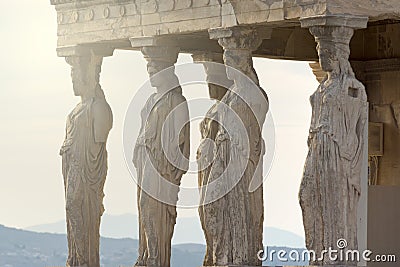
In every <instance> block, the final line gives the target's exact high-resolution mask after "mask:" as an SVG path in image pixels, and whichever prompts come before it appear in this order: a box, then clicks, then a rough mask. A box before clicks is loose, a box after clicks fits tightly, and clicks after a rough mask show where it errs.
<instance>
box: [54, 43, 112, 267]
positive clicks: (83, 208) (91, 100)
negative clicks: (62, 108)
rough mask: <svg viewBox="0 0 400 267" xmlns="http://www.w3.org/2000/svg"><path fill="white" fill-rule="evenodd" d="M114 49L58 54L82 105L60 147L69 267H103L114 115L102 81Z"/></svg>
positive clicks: (76, 49) (69, 120)
mask: <svg viewBox="0 0 400 267" xmlns="http://www.w3.org/2000/svg"><path fill="white" fill-rule="evenodd" d="M112 52H113V50H112V49H101V50H100V49H89V48H82V47H74V48H68V49H63V50H59V51H58V53H59V55H60V56H65V57H66V61H67V62H68V63H69V64H70V65H71V67H72V71H71V76H72V83H73V90H74V94H75V95H76V96H79V97H81V102H80V103H79V104H78V105H77V106H76V107H75V108H74V109H73V110H72V112H71V113H70V114H69V115H68V117H67V126H66V135H65V141H64V143H63V145H62V147H61V150H60V155H61V156H62V172H63V176H64V186H65V199H66V221H67V237H68V259H67V263H66V266H67V267H78V266H86V267H99V266H100V259H99V241H100V240H99V239H100V233H99V228H100V220H101V216H102V214H103V212H104V207H103V197H104V193H103V187H104V182H105V180H106V175H107V150H106V142H107V137H108V133H109V131H110V130H111V128H112V122H113V116H112V112H111V108H110V106H109V105H108V103H107V101H106V98H105V96H104V92H103V90H102V88H101V86H100V83H99V76H100V71H101V64H102V60H103V57H104V56H110V55H112Z"/></svg>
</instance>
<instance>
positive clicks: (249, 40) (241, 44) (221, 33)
mask: <svg viewBox="0 0 400 267" xmlns="http://www.w3.org/2000/svg"><path fill="white" fill-rule="evenodd" d="M270 32H272V30H271V31H268V32H267V33H270ZM208 33H209V35H210V39H214V40H215V39H216V40H218V43H219V44H220V45H221V46H222V47H223V48H224V49H225V50H233V49H234V50H249V51H254V50H256V49H257V48H258V47H259V46H260V45H261V42H262V39H263V38H262V36H260V34H259V33H258V31H257V30H256V29H255V28H253V27H250V26H234V27H229V28H214V29H210V30H209V31H208Z"/></svg>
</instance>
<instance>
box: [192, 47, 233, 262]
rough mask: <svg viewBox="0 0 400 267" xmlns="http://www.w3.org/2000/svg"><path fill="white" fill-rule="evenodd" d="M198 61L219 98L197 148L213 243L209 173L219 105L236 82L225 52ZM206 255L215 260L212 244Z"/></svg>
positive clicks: (203, 126) (208, 239)
mask: <svg viewBox="0 0 400 267" xmlns="http://www.w3.org/2000/svg"><path fill="white" fill-rule="evenodd" d="M192 57H193V60H194V62H196V63H197V62H199V63H202V64H203V66H204V70H205V73H206V77H207V83H208V89H209V96H210V98H211V99H213V100H215V101H216V102H215V103H214V105H212V106H211V108H210V109H209V110H208V111H207V114H206V115H205V117H204V119H203V120H202V121H201V123H200V133H201V141H200V145H199V147H198V149H197V163H198V168H199V172H198V186H199V189H200V203H201V205H200V206H199V208H198V212H199V217H200V222H201V226H202V228H203V232H204V235H205V239H206V243H207V244H211V243H212V242H213V241H212V240H213V239H215V237H213V236H212V235H211V232H210V231H207V228H206V220H205V217H204V208H203V205H202V204H204V196H205V193H206V187H207V183H208V175H209V174H210V170H211V167H212V162H213V159H214V144H215V137H216V135H217V133H218V130H219V127H220V125H219V123H218V121H217V120H216V119H217V116H218V113H217V106H218V103H219V102H220V101H221V100H222V98H223V97H224V95H225V94H226V92H227V91H228V88H230V87H231V86H232V84H233V82H232V81H231V80H229V79H228V77H227V76H226V68H225V65H224V61H223V56H222V53H195V54H193V55H192ZM206 249H207V250H206V255H205V260H204V263H203V265H210V264H211V263H212V254H213V250H212V246H211V245H209V246H207V248H206Z"/></svg>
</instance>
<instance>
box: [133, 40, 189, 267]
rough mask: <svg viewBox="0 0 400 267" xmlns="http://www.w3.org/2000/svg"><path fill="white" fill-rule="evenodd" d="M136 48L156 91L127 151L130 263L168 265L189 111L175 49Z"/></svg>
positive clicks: (186, 153) (186, 147) (185, 163)
mask: <svg viewBox="0 0 400 267" xmlns="http://www.w3.org/2000/svg"><path fill="white" fill-rule="evenodd" d="M135 42H138V40H135ZM133 43H134V42H133ZM141 51H142V53H143V55H144V57H145V58H146V60H147V62H148V64H147V70H148V73H149V76H150V83H151V86H152V87H154V88H155V89H156V91H155V93H154V94H152V95H151V96H150V97H149V99H148V100H147V102H146V103H145V105H144V107H143V109H142V112H141V118H142V125H141V129H140V133H139V137H138V139H137V141H136V144H135V149H134V156H133V163H134V166H135V167H136V170H137V174H138V193H137V204H138V210H139V253H138V254H139V257H138V259H137V261H136V264H135V266H157V267H169V266H170V258H171V239H172V236H173V232H174V227H175V223H176V216H177V212H176V204H177V200H178V192H179V186H180V182H181V178H182V175H183V174H184V173H186V171H187V170H188V167H189V161H188V159H189V152H190V128H189V123H188V122H189V111H188V106H187V102H186V99H185V97H184V96H183V95H182V88H181V87H180V85H179V81H178V78H177V76H176V75H175V72H174V70H175V68H174V64H175V62H176V60H177V57H178V53H179V49H178V48H177V47H174V46H160V45H153V46H144V47H142V48H141Z"/></svg>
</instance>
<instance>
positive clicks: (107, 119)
mask: <svg viewBox="0 0 400 267" xmlns="http://www.w3.org/2000/svg"><path fill="white" fill-rule="evenodd" d="M91 109H92V116H93V124H94V131H95V140H96V142H105V141H106V140H107V137H108V133H109V132H110V130H111V128H112V125H113V114H112V111H111V107H110V105H109V104H108V103H107V101H106V100H105V99H101V98H100V99H98V98H97V99H95V100H94V101H93V104H92V108H91Z"/></svg>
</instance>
